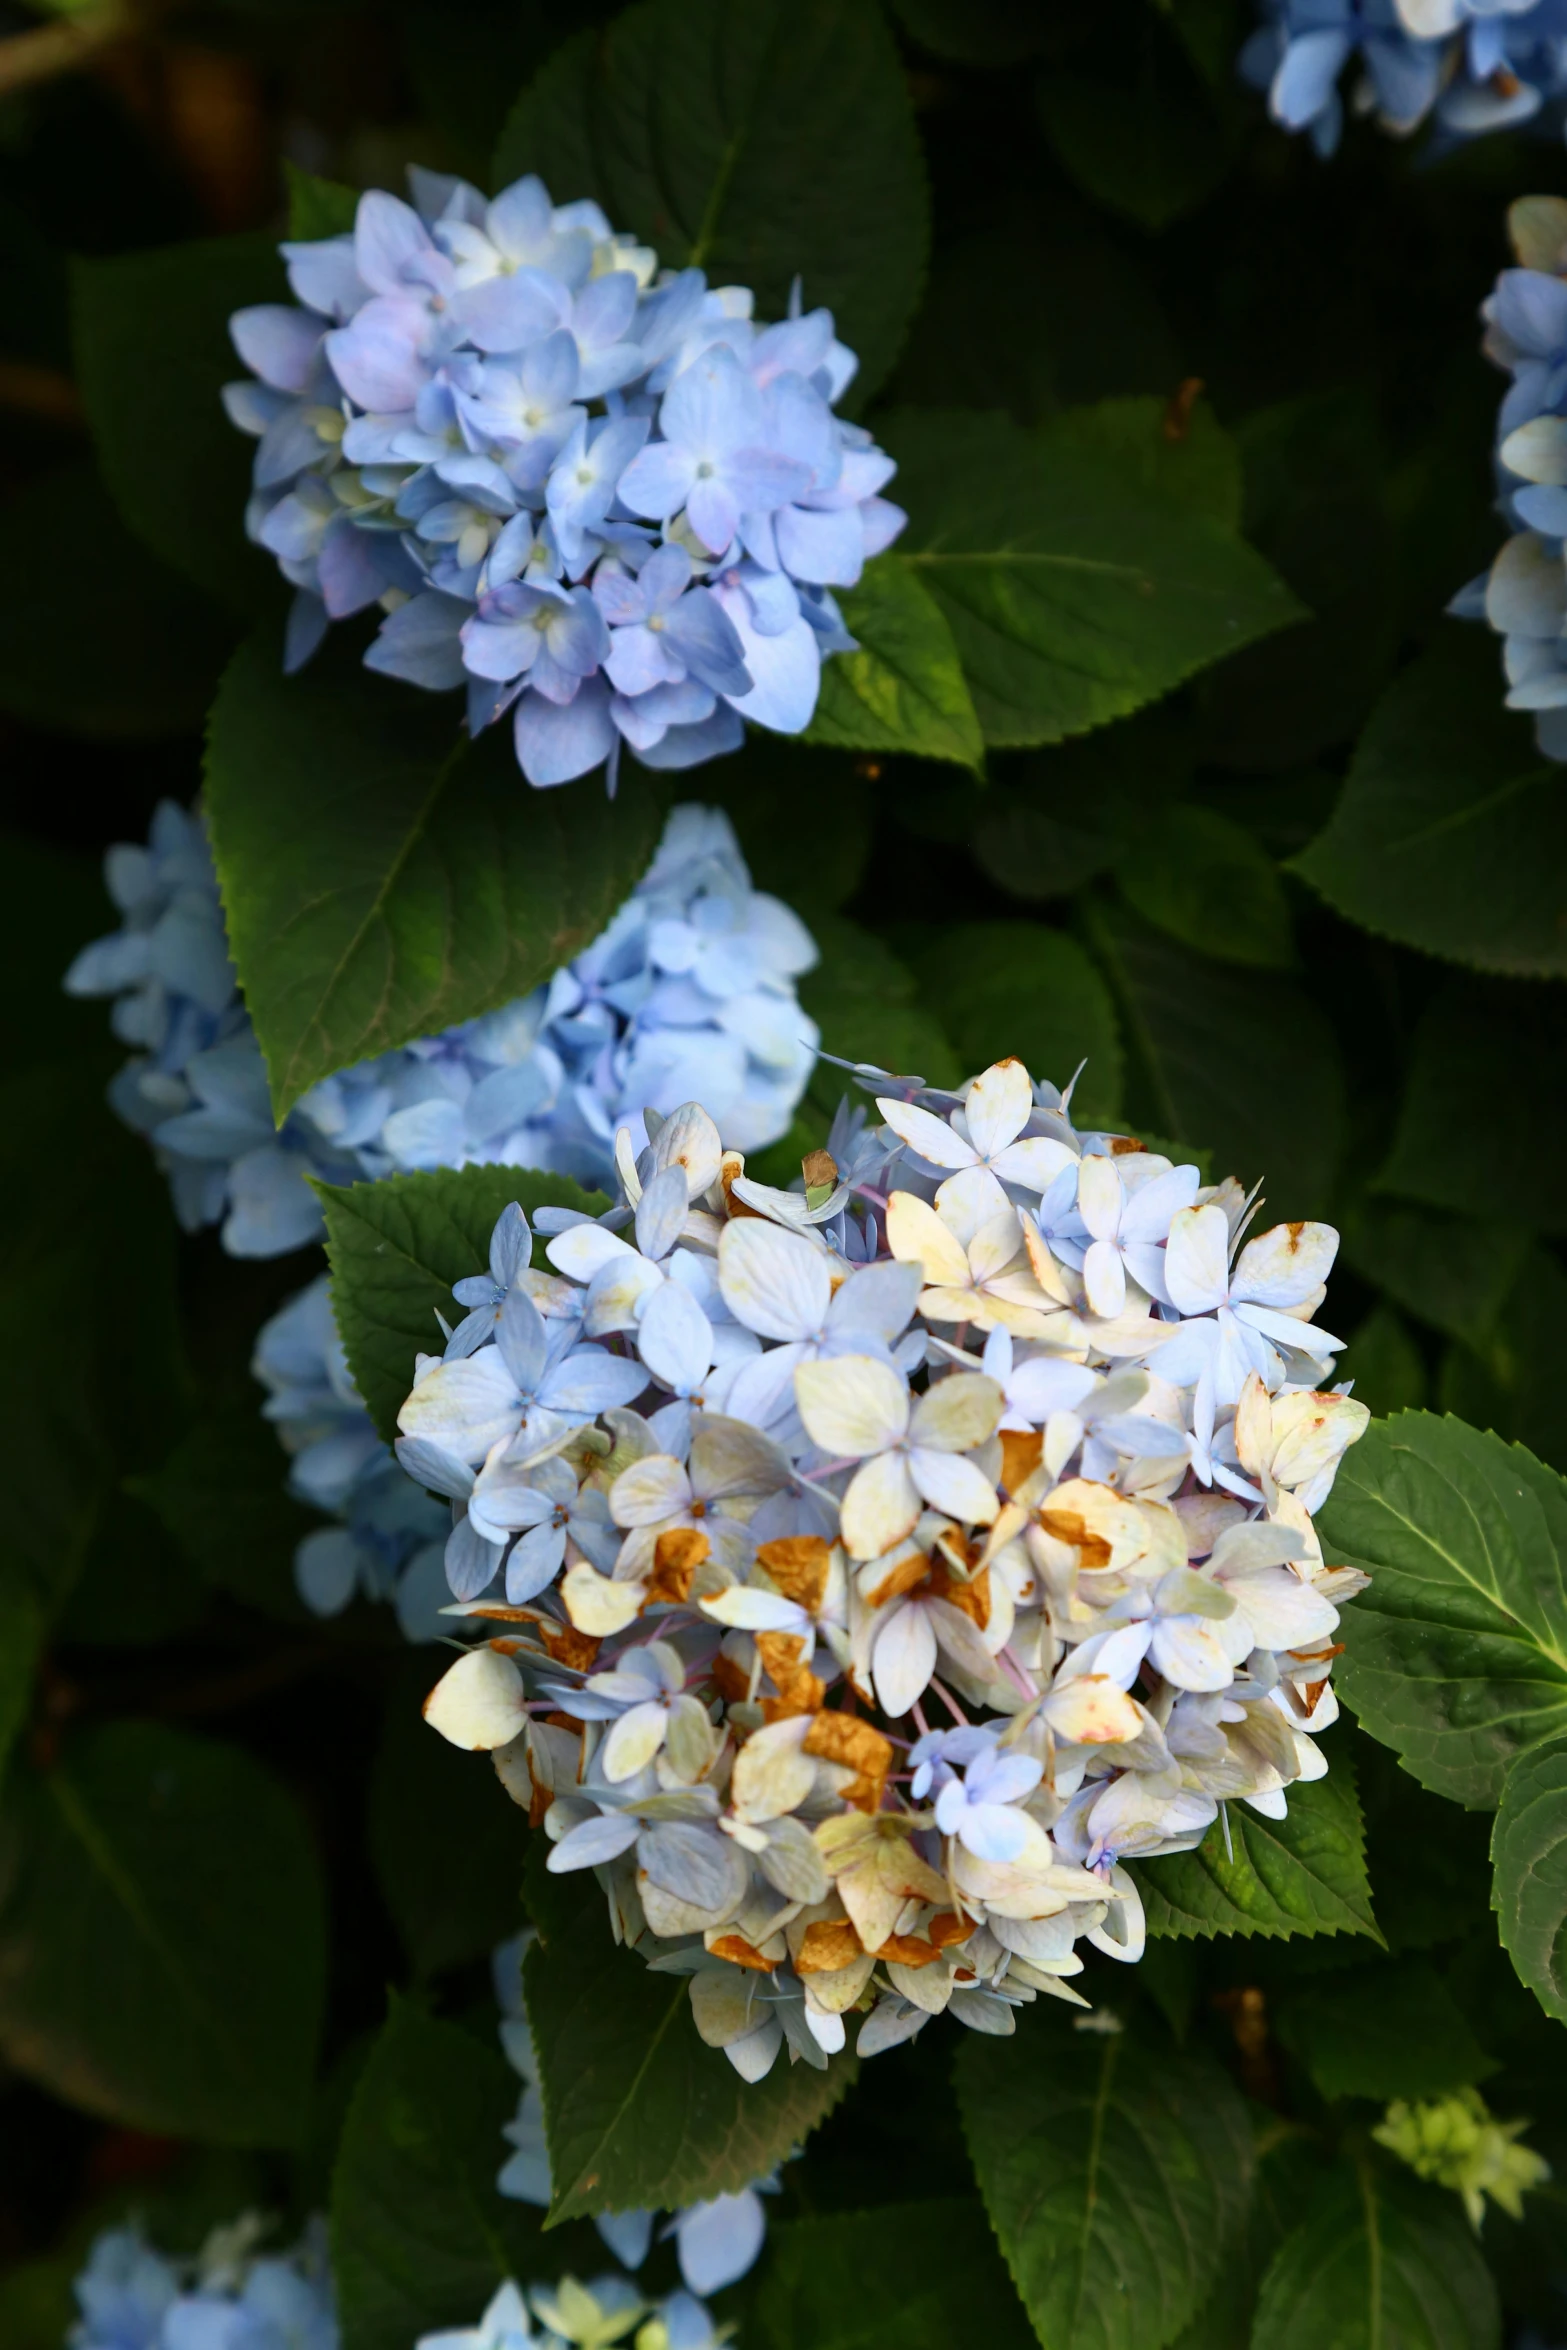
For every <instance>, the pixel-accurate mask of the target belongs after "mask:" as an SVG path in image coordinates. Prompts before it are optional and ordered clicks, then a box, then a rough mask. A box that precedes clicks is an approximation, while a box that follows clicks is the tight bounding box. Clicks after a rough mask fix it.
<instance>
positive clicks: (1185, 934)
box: [1116, 806, 1294, 970]
mask: <svg viewBox="0 0 1567 2350" xmlns="http://www.w3.org/2000/svg"><path fill="white" fill-rule="evenodd" d="M1116 879H1117V880H1118V881H1119V883H1120V885H1121V890H1122V893H1123V895H1124V896H1125V897H1126V898H1127V899H1128V900H1129V901H1130V903H1131V904H1132V905H1134V906H1135V907H1136V909H1137V911H1138V913H1139V914H1141V915H1143V916H1144V918H1145V919H1146V920H1147V921H1149V922H1152V923H1153V924H1154V925H1155V926H1156V927H1157V928H1158V929H1160V930H1166V931H1168V932H1169V934H1170V936H1171V937H1172V938H1176V939H1179V940H1180V942H1181V944H1182V945H1183V946H1189V947H1193V948H1195V949H1196V951H1197V953H1198V954H1200V955H1211V956H1212V957H1213V959H1214V960H1215V961H1216V962H1221V963H1248V964H1257V965H1261V966H1262V967H1264V968H1272V969H1274V970H1278V969H1282V968H1287V966H1288V965H1289V964H1290V963H1292V962H1293V961H1294V948H1293V944H1292V941H1291V937H1290V917H1289V905H1288V902H1287V901H1286V899H1285V895H1284V884H1283V883H1282V882H1281V881H1280V879H1279V872H1278V867H1277V866H1276V865H1275V864H1274V862H1273V859H1272V858H1271V857H1270V856H1269V855H1268V853H1267V851H1266V850H1265V849H1264V848H1262V847H1261V846H1260V844H1259V843H1258V842H1257V841H1256V840H1255V839H1254V837H1253V836H1252V834H1251V833H1249V832H1246V831H1244V830H1243V829H1242V827H1241V826H1240V825H1239V824H1232V823H1231V822H1230V820H1229V818H1228V817H1227V816H1218V815H1215V814H1214V812H1213V810H1212V809H1211V808H1194V807H1189V806H1188V807H1174V808H1169V809H1166V811H1165V813H1164V814H1163V816H1162V817H1160V818H1159V819H1158V820H1157V821H1156V822H1155V823H1153V824H1150V825H1147V826H1145V827H1144V828H1143V829H1142V830H1141V831H1140V832H1139V834H1138V836H1137V838H1136V839H1135V840H1134V841H1133V842H1132V843H1131V845H1130V847H1129V849H1128V851H1127V854H1126V855H1125V856H1124V857H1123V858H1122V859H1121V860H1120V862H1119V864H1118V865H1117V867H1116Z"/></svg>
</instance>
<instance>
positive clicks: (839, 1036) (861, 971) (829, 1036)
mask: <svg viewBox="0 0 1567 2350" xmlns="http://www.w3.org/2000/svg"><path fill="white" fill-rule="evenodd" d="M812 927H813V929H814V930H815V933H816V943H817V945H818V946H819V947H820V948H821V961H820V962H819V963H818V964H817V966H816V968H815V970H814V971H808V972H807V973H806V974H805V976H804V978H803V979H802V980H801V982H800V1001H801V1003H802V1004H803V1005H804V1006H805V1009H806V1010H807V1012H809V1014H810V1015H811V1018H812V1019H813V1020H814V1021H815V1022H816V1025H817V1026H818V1028H819V1029H820V1030H821V1032H822V1050H823V1051H824V1052H828V1053H836V1054H837V1056H838V1058H839V1059H840V1060H842V1061H866V1062H870V1063H872V1064H873V1065H874V1066H875V1067H877V1068H878V1069H892V1070H895V1071H897V1072H898V1073H899V1074H903V1073H908V1074H911V1075H917V1076H920V1077H923V1078H925V1079H926V1081H927V1082H928V1083H929V1084H931V1085H956V1084H957V1083H958V1082H959V1079H960V1077H961V1075H962V1071H961V1069H960V1067H959V1062H958V1058H957V1055H956V1054H955V1053H954V1051H953V1049H952V1046H951V1044H950V1043H949V1042H948V1040H947V1035H946V1031H945V1029H944V1027H943V1026H941V1025H940V1024H939V1023H938V1021H937V1019H936V1017H935V1016H934V1014H932V1013H930V1012H928V1011H926V1010H925V1009H924V1008H923V1006H922V1005H920V1004H919V1003H918V1002H917V1001H916V997H917V995H918V992H919V990H918V986H917V984H916V981H915V978H914V974H913V973H912V972H911V971H910V970H909V968H908V966H907V965H906V964H904V963H902V962H900V961H899V959H898V957H897V956H896V955H895V954H894V953H893V951H892V949H891V948H890V947H888V946H885V945H883V943H882V941H881V940H880V939H879V938H876V937H874V936H873V935H872V933H871V932H870V931H868V930H862V929H861V928H860V926H859V924H858V923H855V922H850V921H848V920H846V919H845V917H844V916H843V915H841V914H833V915H828V916H825V917H824V916H820V915H818V916H816V917H814V919H813V923H812ZM845 1093H850V1094H852V1095H853V1097H854V1098H855V1099H856V1100H864V1099H866V1098H867V1097H866V1096H865V1095H863V1094H860V1093H857V1092H856V1091H855V1088H854V1085H853V1081H852V1080H851V1079H850V1077H849V1076H848V1074H847V1072H846V1071H845V1070H842V1069H834V1068H832V1067H831V1066H830V1065H829V1064H828V1063H826V1062H823V1063H821V1064H820V1065H819V1066H818V1068H817V1070H816V1072H815V1074H814V1076H813V1077H812V1079H811V1084H810V1093H809V1098H810V1100H811V1101H812V1102H813V1103H815V1104H816V1105H817V1106H818V1107H819V1108H820V1109H822V1110H823V1111H824V1112H825V1115H826V1116H827V1117H828V1118H829V1119H830V1118H831V1116H832V1112H833V1110H834V1108H835V1107H836V1105H837V1102H838V1100H839V1097H840V1096H841V1095H842V1094H845Z"/></svg>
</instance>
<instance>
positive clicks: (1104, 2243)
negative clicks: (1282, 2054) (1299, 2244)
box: [957, 2013, 1252, 2350]
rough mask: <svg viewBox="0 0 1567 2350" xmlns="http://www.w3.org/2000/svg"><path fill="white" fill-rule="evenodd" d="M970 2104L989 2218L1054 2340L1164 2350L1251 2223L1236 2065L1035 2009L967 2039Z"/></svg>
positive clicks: (965, 2075)
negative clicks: (1015, 2027) (1005, 2026)
mask: <svg viewBox="0 0 1567 2350" xmlns="http://www.w3.org/2000/svg"><path fill="white" fill-rule="evenodd" d="M957 2085H958V2100H959V2103H960V2105H961V2107H962V2110H963V2126H964V2130H965V2133H966V2135H967V2137H968V2142H969V2151H970V2152H971V2154H972V2155H973V2157H974V2168H975V2170H976V2172H977V2173H978V2176H979V2184H980V2191H981V2193H982V2194H983V2195H984V2198H985V2208H986V2209H987V2210H988V2212H989V2213H990V2223H991V2226H992V2227H993V2228H994V2229H995V2231H996V2234H997V2235H998V2236H999V2237H1000V2239H1001V2249H1002V2251H1003V2252H1004V2253H1005V2254H1006V2258H1007V2265H1008V2267H1009V2268H1010V2269H1011V2271H1012V2276H1013V2281H1014V2283H1015V2284H1016V2285H1017V2288H1018V2291H1019V2292H1020V2293H1021V2294H1022V2296H1023V2301H1024V2304H1025V2306H1026V2307H1027V2310H1028V2313H1029V2316H1030V2317H1031V2318H1032V2319H1033V2321H1034V2330H1035V2332H1036V2333H1037V2334H1038V2336H1039V2339H1040V2341H1041V2342H1042V2343H1046V2344H1048V2345H1049V2350H1161V2346H1162V2345H1163V2344H1165V2343H1167V2342H1169V2341H1171V2340H1172V2339H1173V2337H1174V2336H1175V2335H1176V2334H1177V2333H1178V2332H1179V2331H1180V2329H1181V2327H1182V2326H1183V2325H1184V2324H1185V2323H1186V2321H1187V2319H1188V2318H1189V2317H1190V2316H1192V2314H1193V2313H1194V2311H1195V2310H1196V2309H1197V2308H1198V2307H1199V2305H1200V2304H1201V2302H1202V2301H1203V2300H1204V2298H1205V2297H1206V2295H1207V2293H1208V2291H1209V2288H1210V2287H1211V2285H1212V2284H1213V2281H1214V2279H1215V2277H1216V2276H1217V2275H1218V2273H1219V2268H1220V2265H1221V2263H1222V2262H1223V2260H1224V2259H1225V2258H1226V2256H1227V2255H1228V2253H1229V2251H1230V2248H1231V2246H1232V2244H1233V2242H1234V2240H1235V2238H1236V2236H1237V2234H1238V2231H1239V2229H1240V2226H1241V2224H1242V2222H1243V2220H1244V2217H1245V2213H1246V2207H1247V2202H1248V2199H1249V2196H1250V2192H1251V2175H1252V2134H1251V2126H1250V2124H1249V2122H1248V2121H1247V2118H1246V2109H1245V2107H1244V2106H1243V2105H1242V2103H1241V2101H1240V2098H1239V2097H1238V2096H1237V2094H1236V2092H1235V2090H1234V2089H1233V2088H1232V2087H1231V2086H1230V2082H1229V2079H1228V2076H1227V2075H1226V2074H1224V2073H1223V2072H1221V2071H1220V2070H1219V2068H1218V2066H1217V2065H1215V2064H1213V2063H1211V2062H1209V2061H1208V2060H1206V2059H1202V2058H1197V2057H1192V2056H1184V2055H1176V2054H1175V2053H1174V2052H1173V2051H1169V2050H1163V2049H1158V2048H1156V2047H1149V2046H1144V2045H1142V2044H1141V2043H1138V2042H1135V2041H1134V2040H1132V2038H1131V2037H1130V2036H1129V2035H1127V2034H1124V2033H1121V2034H1113V2035H1109V2036H1106V2037H1102V2038H1093V2039H1090V2038H1087V2037H1084V2036H1077V2035H1072V2034H1069V2033H1068V2031H1067V2030H1066V2028H1065V2024H1064V2021H1058V2020H1057V2018H1056V2017H1055V2016H1054V2015H1041V2014H1038V2013H1034V2014H1029V2015H1025V2017H1024V2018H1023V2021H1022V2025H1021V2028H1020V2030H1019V2032H1018V2034H1017V2036H1016V2038H1015V2039H1011V2040H991V2039H981V2038H980V2037H979V2035H978V2034H973V2035H971V2036H970V2037H969V2038H968V2040H967V2041H966V2043H965V2045H964V2047H963V2048H962V2049H961V2050H960V2052H959V2055H958V2063H957Z"/></svg>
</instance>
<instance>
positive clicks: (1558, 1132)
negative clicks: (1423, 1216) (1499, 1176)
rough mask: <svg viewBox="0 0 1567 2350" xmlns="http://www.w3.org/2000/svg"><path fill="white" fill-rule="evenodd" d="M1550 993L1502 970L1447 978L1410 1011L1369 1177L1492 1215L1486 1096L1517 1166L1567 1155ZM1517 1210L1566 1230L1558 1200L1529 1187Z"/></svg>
mask: <svg viewBox="0 0 1567 2350" xmlns="http://www.w3.org/2000/svg"><path fill="white" fill-rule="evenodd" d="M1564 1009H1567V1006H1564V1003H1563V999H1562V997H1561V994H1560V992H1559V991H1558V990H1557V989H1555V988H1549V987H1535V986H1529V987H1520V986H1517V985H1516V984H1509V983H1507V982H1505V981H1501V980H1484V979H1470V978H1467V977H1465V978H1460V977H1457V976H1455V977H1453V978H1451V979H1449V980H1448V981H1447V983H1446V984H1445V985H1444V986H1442V987H1440V988H1439V989H1438V990H1437V992H1436V994H1435V995H1434V996H1433V997H1432V999H1431V1001H1430V1003H1429V1004H1428V1005H1427V1006H1426V1009H1425V1011H1424V1012H1423V1013H1422V1014H1421V1017H1420V1024H1419V1026H1418V1027H1417V1028H1416V1030H1415V1034H1414V1039H1413V1042H1412V1044H1411V1046H1410V1052H1409V1061H1408V1067H1407V1070H1406V1073H1405V1079H1404V1099H1403V1105H1402V1108H1401V1109H1400V1112H1399V1119H1398V1126H1397V1130H1396V1132H1395V1133H1394V1136H1393V1146H1392V1149H1391V1150H1390V1152H1389V1154H1388V1158H1387V1163H1386V1165H1385V1166H1384V1167H1383V1169H1382V1171H1381V1173H1380V1175H1379V1176H1378V1177H1377V1187H1378V1189H1379V1190H1382V1191H1389V1192H1394V1193H1396V1194H1397V1195H1398V1196H1399V1197H1400V1198H1402V1199H1410V1200H1420V1201H1422V1202H1423V1203H1424V1204H1425V1205H1427V1206H1428V1207H1434V1208H1450V1209H1453V1210H1454V1211H1456V1212H1457V1213H1458V1214H1460V1215H1467V1216H1476V1217H1481V1218H1484V1219H1485V1220H1487V1221H1493V1220H1494V1219H1495V1215H1496V1209H1497V1196H1496V1142H1495V1134H1494V1131H1493V1128H1492V1121H1491V1119H1490V1118H1488V1117H1486V1116H1485V1115H1484V1113H1483V1111H1482V1110H1481V1109H1480V1105H1481V1104H1486V1103H1488V1104H1490V1105H1492V1107H1493V1110H1494V1112H1495V1114H1496V1115H1499V1116H1501V1117H1504V1118H1505V1119H1506V1121H1507V1134H1508V1147H1509V1149H1510V1150H1511V1151H1512V1152H1514V1153H1515V1154H1516V1156H1517V1159H1518V1162H1519V1163H1520V1164H1522V1165H1532V1166H1539V1167H1549V1166H1556V1165H1559V1164H1561V1163H1562V1161H1563V1160H1567V1022H1564V1018H1563V1013H1564ZM1521 1206H1522V1211H1523V1220H1524V1221H1526V1222H1527V1223H1529V1224H1530V1225H1532V1226H1534V1227H1535V1229H1536V1230H1538V1231H1542V1232H1561V1231H1564V1230H1567V1200H1564V1199H1562V1198H1561V1197H1560V1196H1559V1195H1558V1193H1557V1191H1556V1188H1555V1186H1554V1184H1550V1183H1542V1184H1539V1185H1535V1186H1532V1187H1531V1189H1530V1192H1529V1195H1528V1197H1527V1200H1525V1201H1524V1202H1522V1203H1521Z"/></svg>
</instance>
